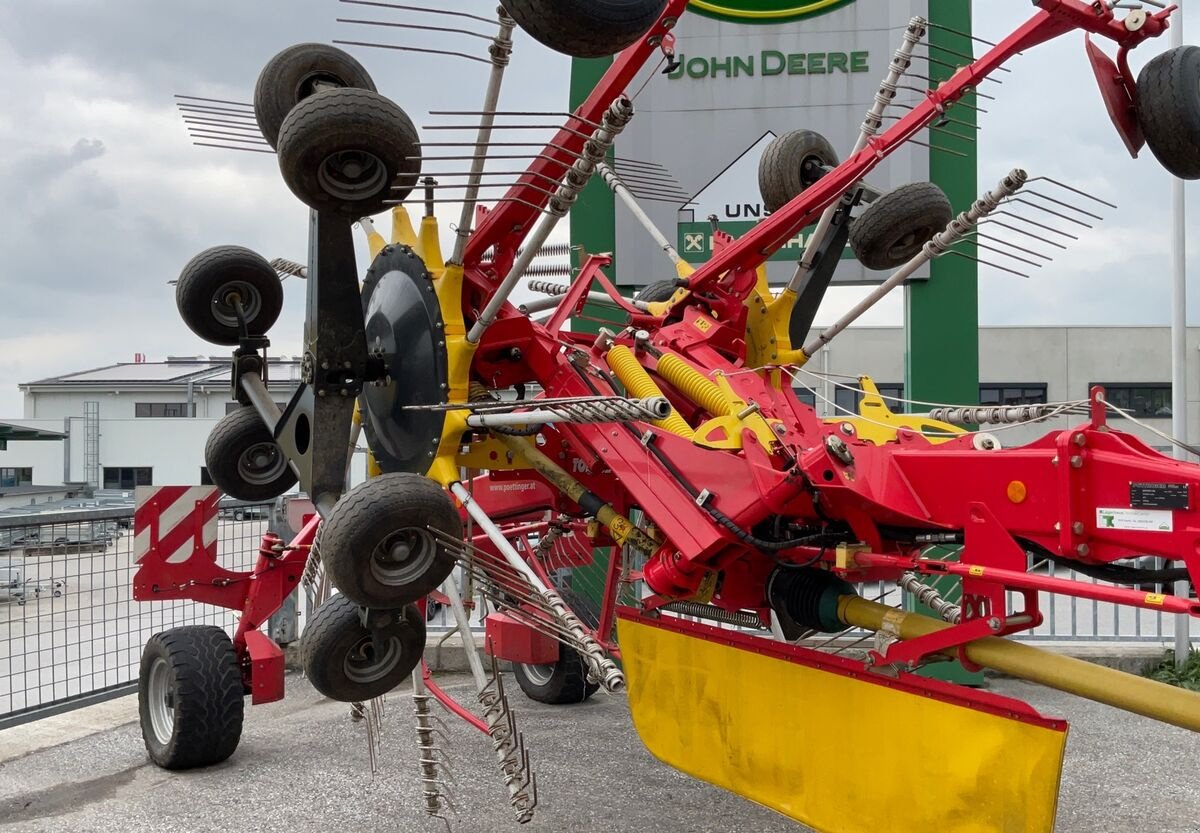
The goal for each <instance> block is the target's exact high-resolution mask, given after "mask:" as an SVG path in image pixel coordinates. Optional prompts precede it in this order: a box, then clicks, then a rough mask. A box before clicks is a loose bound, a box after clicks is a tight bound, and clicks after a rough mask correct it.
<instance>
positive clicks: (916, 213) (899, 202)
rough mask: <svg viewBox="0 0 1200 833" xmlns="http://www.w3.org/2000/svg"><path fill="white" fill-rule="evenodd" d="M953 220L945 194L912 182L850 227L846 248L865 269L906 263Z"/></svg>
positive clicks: (884, 198) (885, 197)
mask: <svg viewBox="0 0 1200 833" xmlns="http://www.w3.org/2000/svg"><path fill="white" fill-rule="evenodd" d="M952 219H954V208H953V207H952V206H951V205H950V200H949V199H948V198H947V197H946V194H945V192H943V191H942V189H941V188H939V187H938V186H936V185H934V184H933V183H932V182H914V183H912V184H911V185H904V186H901V187H900V188H897V189H896V190H895V191H890V192H888V193H886V194H884V195H883V196H882V197H880V198H879V199H877V200H875V202H873V203H871V207H870V208H868V209H867V210H866V211H864V212H863V213H862V216H861V217H859V218H858V219H857V220H855V221H854V223H853V225H851V227H850V247H851V248H853V249H854V254H855V256H856V257H857V258H858V262H859V263H861V264H862V265H863V266H865V267H867V268H868V269H896V268H898V267H900V266H903V265H904V264H905V263H908V262H909V261H910V260H912V259H913V257H914V256H915V255H916V254H917V253H918V252H919V251H921V247H922V246H924V245H925V244H926V243H928V242H929V241H930V240H931V239H932V238H933V236H934V235H935V234H937V233H939V232H941V231H944V230H945V228H946V226H947V225H949V224H950V221H951V220H952Z"/></svg>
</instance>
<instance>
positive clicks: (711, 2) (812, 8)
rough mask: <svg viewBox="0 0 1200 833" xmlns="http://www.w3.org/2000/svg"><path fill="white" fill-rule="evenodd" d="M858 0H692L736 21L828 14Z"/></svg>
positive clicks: (701, 8)
mask: <svg viewBox="0 0 1200 833" xmlns="http://www.w3.org/2000/svg"><path fill="white" fill-rule="evenodd" d="M853 2H854V0H692V3H691V8H692V9H693V10H695V11H697V12H699V13H700V14H703V15H708V16H709V17H716V18H719V19H721V20H728V21H731V22H733V23H787V22H788V21H791V20H799V19H800V18H803V17H813V16H814V15H819V14H825V13H827V12H831V11H833V10H834V9H840V8H841V7H842V6H848V5H850V4H851V3H853Z"/></svg>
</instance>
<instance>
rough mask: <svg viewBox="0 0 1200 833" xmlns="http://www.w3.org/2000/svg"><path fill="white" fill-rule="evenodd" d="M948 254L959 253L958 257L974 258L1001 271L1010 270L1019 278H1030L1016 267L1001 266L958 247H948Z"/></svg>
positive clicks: (977, 261)
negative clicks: (962, 250)
mask: <svg viewBox="0 0 1200 833" xmlns="http://www.w3.org/2000/svg"><path fill="white" fill-rule="evenodd" d="M946 254H948V255H957V256H958V257H963V258H966V259H967V260H973V261H975V262H976V263H981V264H983V265H984V266H990V267H992V268H993V269H999V270H1000V271H1001V272H1008V273H1009V274H1011V275H1016V276H1017V277H1019V278H1028V277H1029V275H1026V274H1025V273H1024V272H1018V271H1017V270H1016V269H1009V268H1008V267H1007V266H1000V265H999V264H996V263H991V262H989V261H986V260H982V259H980V258H977V257H973V256H971V255H969V254H967V253H966V252H960V251H959V250H958V249H947V250H946Z"/></svg>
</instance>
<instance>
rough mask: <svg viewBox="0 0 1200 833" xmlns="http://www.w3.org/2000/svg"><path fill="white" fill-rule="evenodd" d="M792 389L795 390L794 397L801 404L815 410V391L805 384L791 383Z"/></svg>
mask: <svg viewBox="0 0 1200 833" xmlns="http://www.w3.org/2000/svg"><path fill="white" fill-rule="evenodd" d="M792 390H793V391H795V392H796V398H797V399H799V400H800V401H801V402H802V403H803V404H805V405H807V406H808V407H810V408H812V409H813V410H816V407H817V392H816V391H815V390H813V389H812V388H810V387H807V386H805V385H793V386H792Z"/></svg>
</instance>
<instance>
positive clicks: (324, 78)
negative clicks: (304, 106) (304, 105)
mask: <svg viewBox="0 0 1200 833" xmlns="http://www.w3.org/2000/svg"><path fill="white" fill-rule="evenodd" d="M345 86H347V84H346V82H345V81H343V80H342V79H341V78H339V77H337V76H336V75H334V74H333V73H331V72H313V73H310V74H309V75H306V76H304V78H303V79H302V80H301V81H300V83H299V84H297V85H296V97H295V98H294V99H293V100H294V101H295V102H296V103H299V102H301V101H303V100H304V99H306V98H308V97H309V96H313V95H316V94H317V93H319V92H321V91H322V90H328V89H332V88H335V87H345Z"/></svg>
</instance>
